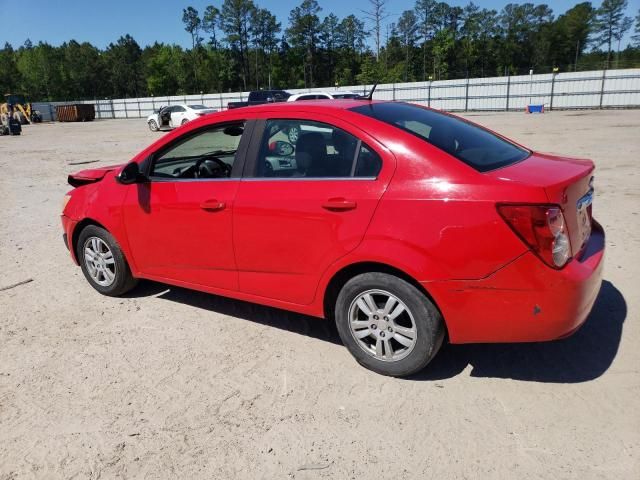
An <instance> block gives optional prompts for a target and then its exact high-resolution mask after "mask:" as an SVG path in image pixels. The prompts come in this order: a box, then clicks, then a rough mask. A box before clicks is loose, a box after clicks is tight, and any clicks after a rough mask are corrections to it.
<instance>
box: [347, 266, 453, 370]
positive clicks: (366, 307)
mask: <svg viewBox="0 0 640 480" xmlns="http://www.w3.org/2000/svg"><path fill="white" fill-rule="evenodd" d="M335 318H336V325H337V328H338V333H339V334H340V338H341V339H342V342H343V343H344V344H345V346H346V347H347V348H348V349H349V351H350V352H351V354H352V355H353V356H354V357H355V359H356V360H357V361H358V362H359V363H360V364H361V365H363V366H364V367H366V368H368V369H370V370H373V371H374V372H377V373H381V374H383V375H390V376H396V377H401V376H406V375H411V374H412V373H415V372H417V371H419V370H422V369H423V368H424V367H425V366H426V365H427V364H428V363H429V362H430V361H431V359H432V358H433V357H434V356H435V354H436V353H437V352H438V350H439V349H440V346H441V345H442V341H443V339H444V323H443V321H442V317H441V316H440V312H439V311H438V309H437V308H436V307H435V305H433V303H432V302H431V301H430V300H429V299H428V298H427V296H426V295H425V294H424V293H423V292H421V291H420V290H418V289H417V288H416V287H415V286H413V285H411V284H410V283H408V282H406V281H405V280H403V279H401V278H398V277H396V276H393V275H389V274H386V273H377V272H372V273H364V274H361V275H358V276H356V277H354V278H352V279H351V280H349V281H348V282H347V283H346V284H345V285H344V287H343V288H342V290H341V291H340V294H339V295H338V300H337V302H336V310H335Z"/></svg>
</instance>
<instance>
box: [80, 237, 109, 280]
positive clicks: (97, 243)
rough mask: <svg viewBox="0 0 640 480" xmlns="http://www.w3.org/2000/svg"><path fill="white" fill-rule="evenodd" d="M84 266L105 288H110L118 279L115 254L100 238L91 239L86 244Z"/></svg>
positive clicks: (93, 278)
mask: <svg viewBox="0 0 640 480" xmlns="http://www.w3.org/2000/svg"><path fill="white" fill-rule="evenodd" d="M84 264H85V266H86V267H87V272H88V273H89V276H90V277H91V278H92V280H93V281H94V282H96V283H97V284H98V285H101V286H103V287H108V286H110V285H111V284H112V283H113V282H114V280H115V278H116V263H115V259H114V258H113V252H111V249H110V248H109V246H108V245H107V244H106V243H105V242H104V240H102V239H101V238H99V237H89V238H87V240H86V241H85V242H84Z"/></svg>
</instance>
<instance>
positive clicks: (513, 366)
mask: <svg viewBox="0 0 640 480" xmlns="http://www.w3.org/2000/svg"><path fill="white" fill-rule="evenodd" d="M151 295H155V296H157V297H158V298H161V299H164V300H169V301H173V302H179V303H183V304H186V305H191V306H193V307H196V308H202V309H205V310H209V311H213V312H216V313H219V314H222V315H229V316H233V317H237V318H242V319H245V320H249V321H252V322H257V323H260V324H263V325H268V326H270V327H275V328H280V329H282V330H287V331H290V332H294V333H298V334H300V335H305V336H308V337H312V338H317V339H319V340H324V341H327V342H331V343H335V344H340V343H341V342H340V338H339V337H338V333H337V331H336V329H335V325H333V322H328V321H323V320H319V319H317V318H313V317H308V316H304V315H299V314H296V313H292V312H288V311H285V310H279V309H275V308H270V307H264V306H260V305H256V304H253V303H248V302H242V301H238V300H231V299H228V298H224V297H218V296H215V295H209V294H205V293H200V292H196V291H192V290H186V289H183V288H178V287H169V286H167V285H163V284H159V283H154V282H146V281H145V282H142V283H141V284H140V286H139V287H138V288H136V289H135V290H134V291H132V292H131V293H130V296H132V297H145V296H151ZM626 317H627V304H626V301H625V299H624V297H623V295H622V293H621V292H620V291H619V290H618V289H617V288H616V287H615V286H614V285H613V284H612V283H611V282H608V281H604V282H603V284H602V288H601V290H600V293H599V295H598V298H597V300H596V303H595V305H594V308H593V310H592V312H591V314H590V315H589V318H588V319H587V321H586V323H585V324H584V326H583V327H582V328H581V329H580V330H578V332H576V333H575V334H574V335H573V336H571V337H569V338H567V339H564V340H557V341H554V342H545V343H520V344H477V345H445V346H444V347H443V348H442V350H441V351H440V353H439V354H438V355H437V356H436V358H435V359H434V360H433V361H432V362H431V364H429V366H428V367H427V368H426V369H425V370H424V371H422V372H420V373H418V374H417V375H414V376H413V377H411V378H409V379H408V380H412V381H419V380H423V381H430V380H431V381H432V380H444V379H447V378H451V377H455V376H456V375H459V374H460V373H461V372H462V371H464V370H465V369H466V368H467V366H469V365H470V366H471V368H472V370H471V376H473V377H492V378H511V379H514V380H523V381H532V382H552V383H579V382H586V381H589V380H593V379H595V378H598V377H599V376H601V375H602V374H603V373H604V372H606V371H607V369H608V368H609V366H610V365H611V363H612V362H613V360H614V358H615V357H616V354H617V352H618V346H619V344H620V339H621V336H622V326H623V323H624V321H625V319H626ZM353 368H361V367H358V366H357V365H356V364H355V362H354V364H353Z"/></svg>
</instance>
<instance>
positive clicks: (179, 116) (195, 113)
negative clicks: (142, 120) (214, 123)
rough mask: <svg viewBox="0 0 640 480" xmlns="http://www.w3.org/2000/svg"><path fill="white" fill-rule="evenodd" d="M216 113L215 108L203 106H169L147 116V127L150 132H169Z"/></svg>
mask: <svg viewBox="0 0 640 480" xmlns="http://www.w3.org/2000/svg"><path fill="white" fill-rule="evenodd" d="M217 111H218V110H216V109H215V108H209V107H205V106H204V105H170V106H168V107H162V108H161V109H160V110H158V111H156V112H153V113H152V114H151V115H149V116H148V117H147V125H149V130H151V131H152V132H157V131H158V130H171V129H172V128H176V127H179V126H180V125H184V124H185V123H187V122H188V121H190V120H195V119H196V118H198V117H201V116H202V115H206V114H207V113H213V112H217Z"/></svg>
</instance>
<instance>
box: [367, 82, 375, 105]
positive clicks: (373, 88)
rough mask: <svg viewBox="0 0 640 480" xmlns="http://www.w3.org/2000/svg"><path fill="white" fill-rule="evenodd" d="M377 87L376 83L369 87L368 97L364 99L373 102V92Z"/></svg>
mask: <svg viewBox="0 0 640 480" xmlns="http://www.w3.org/2000/svg"><path fill="white" fill-rule="evenodd" d="M377 86H378V84H377V83H374V84H373V87H371V90H369V95H367V96H366V97H365V98H366V99H367V100H369V101H371V100H373V92H375V91H376V87H377Z"/></svg>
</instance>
